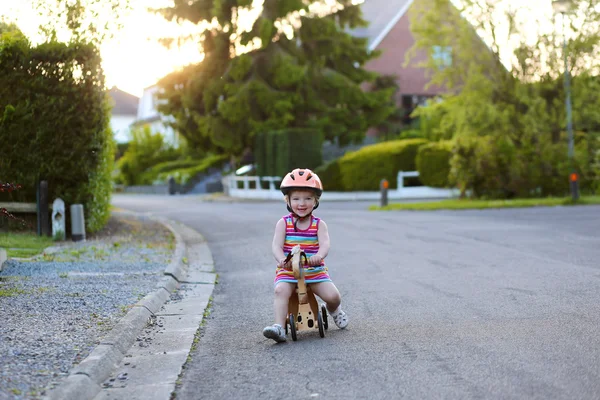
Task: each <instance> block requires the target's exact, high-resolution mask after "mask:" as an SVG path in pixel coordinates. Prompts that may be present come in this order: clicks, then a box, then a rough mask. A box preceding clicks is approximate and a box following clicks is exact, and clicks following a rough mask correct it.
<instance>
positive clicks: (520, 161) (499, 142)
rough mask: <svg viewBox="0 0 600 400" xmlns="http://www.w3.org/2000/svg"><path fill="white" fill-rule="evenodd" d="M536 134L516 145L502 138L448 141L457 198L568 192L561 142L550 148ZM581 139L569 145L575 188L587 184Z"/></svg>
mask: <svg viewBox="0 0 600 400" xmlns="http://www.w3.org/2000/svg"><path fill="white" fill-rule="evenodd" d="M549 136H550V135H539V136H538V137H537V138H535V139H531V140H530V141H522V142H521V143H519V146H517V145H515V144H514V143H513V142H511V141H510V140H508V139H506V138H498V137H459V138H457V139H456V140H455V142H454V147H453V156H452V159H451V162H450V163H451V172H450V178H451V181H452V182H453V183H456V185H457V186H458V187H459V188H460V190H461V194H462V195H464V194H466V192H467V191H470V192H471V196H472V197H486V198H511V197H539V196H543V197H545V196H565V195H567V194H568V193H569V181H568V176H569V171H570V163H569V159H568V155H567V154H568V153H567V145H566V143H565V141H561V142H559V143H552V142H551V141H550V140H549V139H545V138H547V137H549ZM587 146H588V144H587V141H586V140H581V141H579V142H578V143H577V144H576V146H575V157H574V163H575V168H576V170H577V171H578V172H579V173H580V175H581V181H580V187H583V188H586V187H588V186H589V185H590V184H589V181H590V168H589V164H590V163H589V161H588V158H589V155H588V153H589V151H588V148H587Z"/></svg>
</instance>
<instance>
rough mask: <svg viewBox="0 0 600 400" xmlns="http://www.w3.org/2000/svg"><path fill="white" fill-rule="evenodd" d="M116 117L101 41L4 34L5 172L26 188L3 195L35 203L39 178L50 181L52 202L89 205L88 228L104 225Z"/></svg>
mask: <svg viewBox="0 0 600 400" xmlns="http://www.w3.org/2000/svg"><path fill="white" fill-rule="evenodd" d="M109 120H110V103H109V101H108V96H107V94H106V91H105V88H104V77H103V72H102V67H101V58H100V55H99V52H98V49H97V48H96V47H94V46H92V45H90V44H87V43H82V42H73V43H70V44H64V43H58V42H55V41H50V42H46V43H43V44H41V45H39V46H37V47H32V46H31V44H30V43H29V41H28V40H27V39H26V38H25V37H24V36H23V35H13V34H10V33H4V34H2V35H0V138H2V149H3V152H2V156H1V157H0V171H1V175H2V176H1V177H0V178H1V179H2V180H3V181H5V182H14V183H19V184H21V185H22V186H23V189H22V190H19V191H18V192H14V193H10V194H7V193H3V194H2V193H0V201H21V202H35V201H36V187H37V183H38V182H39V181H41V180H46V181H47V182H48V189H49V193H48V195H49V199H50V201H52V200H53V199H55V198H57V197H60V198H62V199H63V200H64V201H65V203H66V204H67V205H69V204H76V203H80V204H83V206H84V210H85V222H86V230H88V231H89V232H95V231H98V230H99V229H101V228H102V227H103V226H104V225H105V224H106V222H107V221H108V218H109V216H110V196H111V193H112V181H111V173H112V168H113V166H114V148H115V144H114V141H113V138H112V132H111V130H110V125H109ZM67 226H69V223H68V222H67Z"/></svg>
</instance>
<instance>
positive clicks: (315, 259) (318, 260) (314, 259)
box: [308, 254, 323, 267]
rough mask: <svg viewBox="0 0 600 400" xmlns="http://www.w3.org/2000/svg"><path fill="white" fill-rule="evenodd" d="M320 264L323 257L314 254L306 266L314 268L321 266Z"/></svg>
mask: <svg viewBox="0 0 600 400" xmlns="http://www.w3.org/2000/svg"><path fill="white" fill-rule="evenodd" d="M322 262H323V257H321V256H319V255H316V254H315V255H314V256H312V257H311V258H309V259H308V265H310V266H311V267H314V266H315V265H321V263H322Z"/></svg>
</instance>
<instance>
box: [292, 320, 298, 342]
mask: <svg viewBox="0 0 600 400" xmlns="http://www.w3.org/2000/svg"><path fill="white" fill-rule="evenodd" d="M290 332H291V333H292V340H293V341H294V342H295V341H296V340H298V337H297V336H296V318H295V317H294V314H290Z"/></svg>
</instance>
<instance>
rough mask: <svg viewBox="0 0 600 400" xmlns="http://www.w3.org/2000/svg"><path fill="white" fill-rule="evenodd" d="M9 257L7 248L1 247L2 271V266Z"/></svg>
mask: <svg viewBox="0 0 600 400" xmlns="http://www.w3.org/2000/svg"><path fill="white" fill-rule="evenodd" d="M7 259H8V255H7V254H6V249H4V248H2V247H0V271H2V267H3V266H4V263H5V262H6V260H7Z"/></svg>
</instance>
